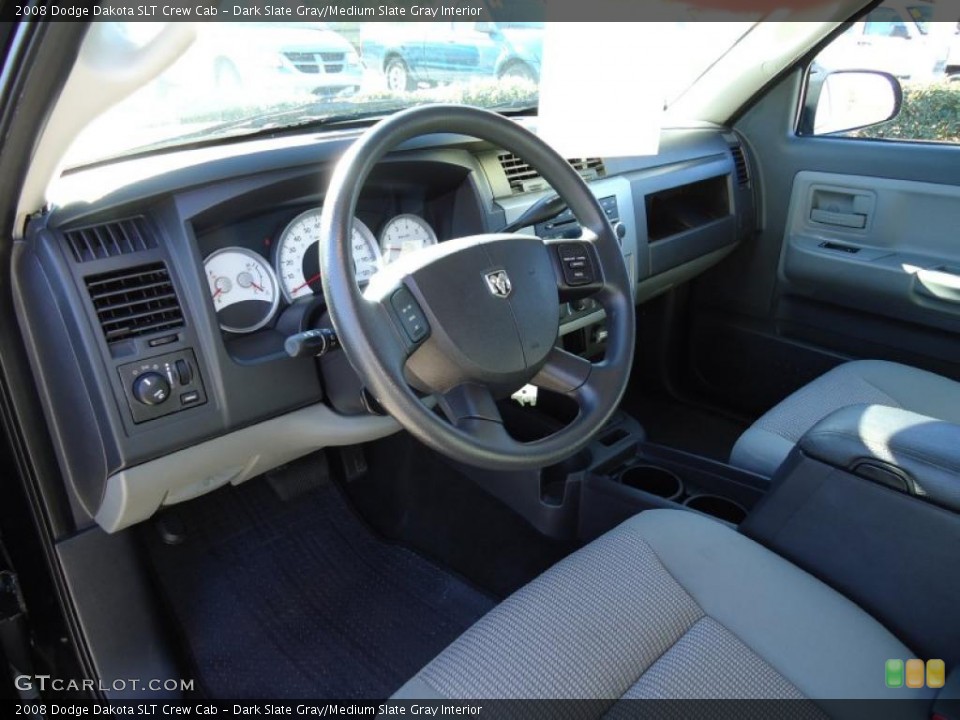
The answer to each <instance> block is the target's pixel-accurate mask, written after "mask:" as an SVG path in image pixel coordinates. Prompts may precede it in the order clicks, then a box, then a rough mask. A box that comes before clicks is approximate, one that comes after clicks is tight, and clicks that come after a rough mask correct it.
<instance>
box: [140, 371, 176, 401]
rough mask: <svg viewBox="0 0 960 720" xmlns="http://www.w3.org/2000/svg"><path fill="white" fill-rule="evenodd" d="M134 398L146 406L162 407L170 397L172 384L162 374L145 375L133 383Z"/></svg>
mask: <svg viewBox="0 0 960 720" xmlns="http://www.w3.org/2000/svg"><path fill="white" fill-rule="evenodd" d="M133 396H134V397H135V398H136V399H137V401H138V402H141V403H143V404H144V405H160V404H161V403H163V402H165V401H166V399H167V398H168V397H170V383H169V382H168V381H167V379H166V378H165V377H164V376H163V375H161V374H160V373H157V372H148V373H144V374H143V375H140V376H139V377H138V378H137V379H136V380H134V381H133Z"/></svg>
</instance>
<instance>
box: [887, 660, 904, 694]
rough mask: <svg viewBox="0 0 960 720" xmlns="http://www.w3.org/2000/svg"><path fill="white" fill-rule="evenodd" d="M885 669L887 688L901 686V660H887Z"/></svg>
mask: <svg viewBox="0 0 960 720" xmlns="http://www.w3.org/2000/svg"><path fill="white" fill-rule="evenodd" d="M885 670H886V681H887V687H888V688H898V687H903V660H887V663H886V667H885Z"/></svg>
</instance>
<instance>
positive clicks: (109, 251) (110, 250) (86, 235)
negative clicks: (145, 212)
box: [64, 217, 157, 263]
mask: <svg viewBox="0 0 960 720" xmlns="http://www.w3.org/2000/svg"><path fill="white" fill-rule="evenodd" d="M64 237H65V238H66V240H67V245H69V247H70V251H71V252H72V253H73V259H74V260H76V261H77V262H81V263H82V262H89V261H91V260H103V259H104V258H109V257H115V256H117V255H126V254H128V253H135V252H140V251H141V250H150V249H152V248H155V247H157V240H156V238H155V237H154V236H153V234H152V233H151V232H150V231H149V229H148V228H147V222H146V220H144V218H142V217H135V218H130V219H128V220H118V221H117V222H112V223H106V224H104V225H92V226H90V227H85V228H80V229H79V230H70V231H69V232H66V233H64Z"/></svg>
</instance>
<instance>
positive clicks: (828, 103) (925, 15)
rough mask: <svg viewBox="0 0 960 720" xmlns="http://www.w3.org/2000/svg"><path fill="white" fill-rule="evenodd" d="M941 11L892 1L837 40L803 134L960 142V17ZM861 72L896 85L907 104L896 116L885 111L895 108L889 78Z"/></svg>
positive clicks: (811, 90) (812, 78)
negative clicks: (890, 77) (876, 73)
mask: <svg viewBox="0 0 960 720" xmlns="http://www.w3.org/2000/svg"><path fill="white" fill-rule="evenodd" d="M938 5H939V3H938ZM935 8H936V6H935V5H934V4H933V3H929V4H928V3H923V2H919V3H918V2H917V0H888V1H887V2H885V3H884V4H883V5H881V6H879V7H877V8H874V9H873V10H871V11H870V12H869V13H868V14H867V15H866V16H865V17H864V18H862V20H861V21H860V22H858V23H856V24H855V25H854V28H853V29H852V31H848V32H845V33H842V34H840V35H838V36H837V37H835V38H834V39H833V40H832V41H831V42H830V43H829V44H828V45H827V46H826V47H825V48H824V49H823V50H822V51H821V52H820V53H819V54H818V55H817V57H816V59H815V60H814V62H813V64H812V66H811V68H810V73H809V76H808V78H809V79H808V87H807V93H806V98H807V100H806V107H805V108H804V111H803V113H802V115H801V123H800V131H801V132H802V133H805V134H812V135H824V134H830V135H835V136H841V137H850V138H878V139H886V140H905V141H906V140H919V141H926V142H931V141H932V142H948V143H960V23H958V19H960V18H956V17H947V16H944V15H943V13H942V12H941V13H940V14H939V15H938V14H937V12H940V11H939V10H937V11H935ZM949 14H950V13H949V12H948V11H947V15H949ZM857 71H874V72H881V73H886V74H887V75H890V76H892V77H893V78H895V79H896V80H897V83H898V84H899V86H900V89H901V98H902V101H901V105H900V110H899V112H898V113H897V114H896V116H895V117H893V118H891V119H887V118H886V116H885V114H884V113H885V112H886V111H893V110H895V109H896V107H895V103H894V104H892V102H891V99H890V98H891V96H890V92H891V90H890V83H889V81H884V82H881V81H880V78H879V76H877V75H870V74H868V73H867V72H857ZM893 92H894V95H896V91H895V90H894V91H893ZM852 123H856V124H852Z"/></svg>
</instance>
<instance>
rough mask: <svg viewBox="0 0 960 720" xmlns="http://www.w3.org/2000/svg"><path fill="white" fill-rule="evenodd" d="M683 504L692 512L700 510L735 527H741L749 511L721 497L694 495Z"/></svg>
mask: <svg viewBox="0 0 960 720" xmlns="http://www.w3.org/2000/svg"><path fill="white" fill-rule="evenodd" d="M683 504H684V505H685V506H687V507H688V508H690V509H691V510H699V511H700V512H702V513H706V514H707V515H713V517H715V518H719V519H721V520H726V521H727V522H729V523H733V524H734V525H739V524H740V523H741V522H743V520H744V519H745V518H746V517H747V511H746V509H745V508H744V507H743V506H742V505H741V504H740V503H736V502H734V501H733V500H728V499H727V498H725V497H720V496H719V495H694V496H693V497H689V498H687V499H686V500H684V501H683Z"/></svg>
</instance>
